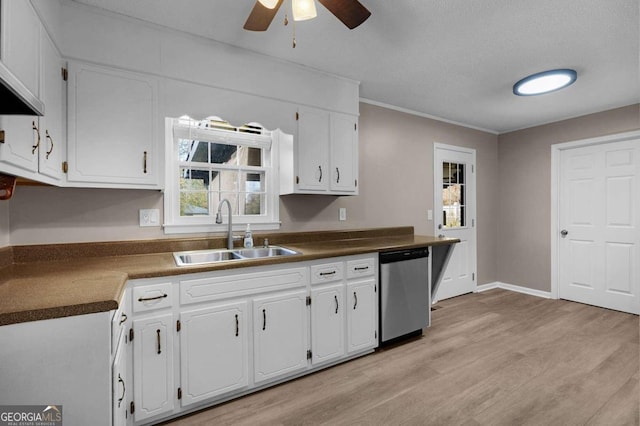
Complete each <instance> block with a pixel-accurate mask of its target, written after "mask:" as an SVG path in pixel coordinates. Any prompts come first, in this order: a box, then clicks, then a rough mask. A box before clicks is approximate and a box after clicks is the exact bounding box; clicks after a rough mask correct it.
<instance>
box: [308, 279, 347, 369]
mask: <svg viewBox="0 0 640 426" xmlns="http://www.w3.org/2000/svg"><path fill="white" fill-rule="evenodd" d="M344 312H345V303H344V284H343V283H339V284H334V285H330V286H326V287H325V286H323V287H320V288H314V289H312V290H311V352H312V354H313V355H312V358H311V362H312V363H313V364H319V363H322V362H326V361H330V360H333V359H337V358H340V357H341V356H342V355H344V329H345V327H344V325H345V323H344Z"/></svg>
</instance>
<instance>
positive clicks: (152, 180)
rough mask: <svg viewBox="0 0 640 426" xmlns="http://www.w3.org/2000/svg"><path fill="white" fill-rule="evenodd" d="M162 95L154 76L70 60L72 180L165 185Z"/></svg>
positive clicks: (78, 182) (69, 153)
mask: <svg viewBox="0 0 640 426" xmlns="http://www.w3.org/2000/svg"><path fill="white" fill-rule="evenodd" d="M157 98H158V84H157V81H156V80H155V79H154V78H152V77H150V76H147V75H143V74H138V73H133V72H127V71H122V70H117V69H113V68H107V67H99V66H95V65H90V64H85V63H78V62H72V63H70V64H69V92H68V102H69V108H68V110H69V116H68V129H69V140H68V149H67V158H68V175H67V181H68V182H69V184H70V185H71V186H86V187H101V188H147V189H160V188H161V181H162V179H160V173H159V165H160V161H159V159H158V155H159V153H160V151H161V150H160V149H158V126H159V123H160V121H159V120H158V113H157V104H158V101H157Z"/></svg>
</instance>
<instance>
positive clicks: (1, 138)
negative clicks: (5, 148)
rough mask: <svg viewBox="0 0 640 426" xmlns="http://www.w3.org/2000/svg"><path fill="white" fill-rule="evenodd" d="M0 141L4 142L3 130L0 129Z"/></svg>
mask: <svg viewBox="0 0 640 426" xmlns="http://www.w3.org/2000/svg"><path fill="white" fill-rule="evenodd" d="M0 143H4V130H0Z"/></svg>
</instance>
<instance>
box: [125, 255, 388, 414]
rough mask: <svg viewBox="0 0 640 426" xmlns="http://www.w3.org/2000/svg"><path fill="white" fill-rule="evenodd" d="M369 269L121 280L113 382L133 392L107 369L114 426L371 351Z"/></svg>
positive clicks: (332, 266) (261, 269)
mask: <svg viewBox="0 0 640 426" xmlns="http://www.w3.org/2000/svg"><path fill="white" fill-rule="evenodd" d="M377 263H378V262H377V257H376V255H375V254H368V255H359V256H349V257H340V258H333V259H331V260H328V261H324V262H323V261H313V262H304V263H292V264H289V265H282V264H280V265H268V266H258V267H251V268H238V269H234V270H226V271H213V272H208V273H198V274H189V275H182V276H176V277H172V278H170V279H167V278H161V279H160V278H159V279H141V280H134V281H131V282H130V283H129V284H128V286H129V287H130V289H128V291H129V290H130V291H129V293H128V294H130V295H131V308H130V309H131V310H130V312H129V314H130V315H132V318H133V321H132V327H131V329H130V332H129V333H125V335H124V337H125V339H126V338H129V340H130V341H129V343H130V344H128V345H126V346H125V347H126V348H128V350H129V360H130V361H131V360H132V361H131V363H130V365H131V368H132V371H130V372H128V373H127V372H126V371H125V372H124V373H123V374H121V375H120V376H122V377H123V380H124V381H125V382H126V375H127V374H129V376H128V377H131V378H132V379H133V386H132V387H133V392H132V393H125V387H124V386H123V384H122V383H121V382H120V381H119V378H118V377H119V376H118V368H119V367H116V364H118V363H117V362H115V363H114V377H113V380H114V383H113V403H114V408H113V413H114V414H113V420H114V424H117V425H120V424H130V425H136V426H141V425H147V424H156V423H158V422H161V421H162V420H164V419H167V418H169V417H173V416H176V415H180V414H181V413H186V412H188V411H193V410H198V409H202V408H205V407H207V406H211V405H213V404H216V403H219V402H222V401H225V400H228V399H231V398H233V397H235V396H239V395H242V394H245V393H248V392H251V391H253V390H257V389H261V388H263V387H266V386H269V385H270V384H271V383H276V382H280V381H283V380H286V379H287V378H291V377H296V376H299V375H301V374H306V373H309V372H312V371H314V370H317V369H319V368H323V367H324V366H326V365H329V364H331V363H338V362H341V361H346V360H348V359H351V358H354V357H356V356H360V355H364V354H366V353H369V352H371V351H373V349H374V348H375V347H376V346H377V326H378V323H377V306H378V303H377V293H376V290H377ZM345 271H346V272H345ZM117 358H118V357H117V356H116V359H117ZM118 365H119V364H118ZM123 365H124V367H122V368H124V369H125V370H126V364H123ZM126 392H129V389H128V388H127V389H126ZM123 403H124V404H125V406H127V407H128V409H129V412H128V419H127V418H126V417H122V412H121V411H120V410H121V408H122V404H123ZM126 415H127V412H126V408H125V412H124V416H126ZM123 421H124V423H122V422H123Z"/></svg>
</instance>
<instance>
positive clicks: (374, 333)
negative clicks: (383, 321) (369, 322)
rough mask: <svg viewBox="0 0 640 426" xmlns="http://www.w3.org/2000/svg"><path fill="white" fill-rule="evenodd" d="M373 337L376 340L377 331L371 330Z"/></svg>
mask: <svg viewBox="0 0 640 426" xmlns="http://www.w3.org/2000/svg"><path fill="white" fill-rule="evenodd" d="M373 338H374V339H375V340H378V332H377V331H374V332H373Z"/></svg>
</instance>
